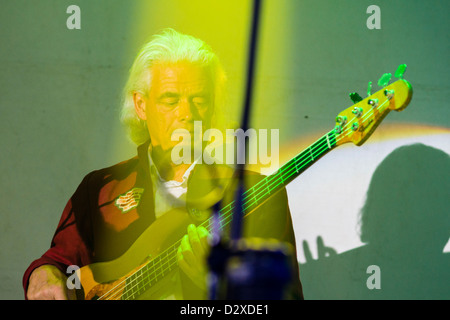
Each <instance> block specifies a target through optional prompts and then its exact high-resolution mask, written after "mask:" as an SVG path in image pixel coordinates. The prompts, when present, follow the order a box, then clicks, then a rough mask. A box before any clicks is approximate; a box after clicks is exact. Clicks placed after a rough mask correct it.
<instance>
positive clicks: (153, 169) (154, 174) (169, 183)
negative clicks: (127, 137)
mask: <svg viewBox="0 0 450 320" xmlns="http://www.w3.org/2000/svg"><path fill="white" fill-rule="evenodd" d="M199 159H200V158H197V159H196V160H195V161H194V162H193V163H192V164H191V165H190V166H189V168H188V169H187V170H186V172H185V173H184V174H183V180H182V181H176V180H165V179H163V178H162V177H161V175H160V174H159V171H158V168H157V167H156V165H155V163H154V162H153V159H152V144H151V143H150V144H149V146H148V163H149V169H150V174H151V175H152V177H153V178H157V181H158V182H159V183H163V184H165V185H166V186H168V187H177V186H185V185H186V183H187V180H188V178H189V175H190V174H191V171H192V170H193V169H194V167H195V165H196V164H197V163H198V161H199Z"/></svg>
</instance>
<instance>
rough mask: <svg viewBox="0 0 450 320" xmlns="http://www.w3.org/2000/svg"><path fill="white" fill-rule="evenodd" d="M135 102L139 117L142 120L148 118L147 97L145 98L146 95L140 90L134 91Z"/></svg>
mask: <svg viewBox="0 0 450 320" xmlns="http://www.w3.org/2000/svg"><path fill="white" fill-rule="evenodd" d="M133 102H134V110H136V113H137V115H138V117H139V118H140V119H141V120H147V113H146V112H145V111H146V107H147V105H146V102H147V99H146V98H145V96H143V95H142V94H141V93H139V92H134V93H133Z"/></svg>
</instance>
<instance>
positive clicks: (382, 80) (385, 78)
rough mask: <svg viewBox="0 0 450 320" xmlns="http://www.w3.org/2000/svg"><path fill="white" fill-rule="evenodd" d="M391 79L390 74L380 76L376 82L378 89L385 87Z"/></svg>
mask: <svg viewBox="0 0 450 320" xmlns="http://www.w3.org/2000/svg"><path fill="white" fill-rule="evenodd" d="M391 78H392V74H390V73H385V74H383V75H382V76H381V78H380V80H378V86H380V87H386V86H387V85H388V83H389V81H391Z"/></svg>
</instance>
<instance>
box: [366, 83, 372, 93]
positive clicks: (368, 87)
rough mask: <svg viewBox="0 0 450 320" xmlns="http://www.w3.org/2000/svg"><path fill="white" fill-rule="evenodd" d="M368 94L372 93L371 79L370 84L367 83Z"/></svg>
mask: <svg viewBox="0 0 450 320" xmlns="http://www.w3.org/2000/svg"><path fill="white" fill-rule="evenodd" d="M367 95H368V96H371V95H372V81H369V84H368V85H367Z"/></svg>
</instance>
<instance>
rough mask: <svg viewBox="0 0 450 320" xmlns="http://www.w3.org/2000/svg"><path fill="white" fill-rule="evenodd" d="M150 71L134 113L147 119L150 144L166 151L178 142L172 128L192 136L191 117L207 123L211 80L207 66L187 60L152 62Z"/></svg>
mask: <svg viewBox="0 0 450 320" xmlns="http://www.w3.org/2000/svg"><path fill="white" fill-rule="evenodd" d="M151 71H152V81H151V88H150V92H149V94H148V97H142V99H141V102H140V103H141V106H142V107H143V108H141V109H142V112H141V114H140V113H139V111H138V114H139V116H140V117H141V119H143V120H146V121H147V126H148V131H149V134H150V138H151V143H152V145H153V147H160V148H161V149H162V150H163V151H168V150H170V149H171V148H173V147H174V146H175V145H176V144H178V143H179V142H178V141H172V139H171V136H172V133H173V132H174V130H176V129H186V130H188V131H189V132H190V134H191V137H193V136H194V133H193V132H194V121H202V124H203V128H207V127H209V126H210V121H211V115H212V112H213V99H214V95H213V84H212V81H211V79H210V76H209V73H208V70H207V69H205V68H204V67H200V66H198V65H195V64H192V63H188V62H177V63H170V64H169V63H161V64H156V65H154V66H153V67H152V70H151ZM136 102H137V98H136V96H135V104H136ZM137 103H138V104H139V102H137Z"/></svg>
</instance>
